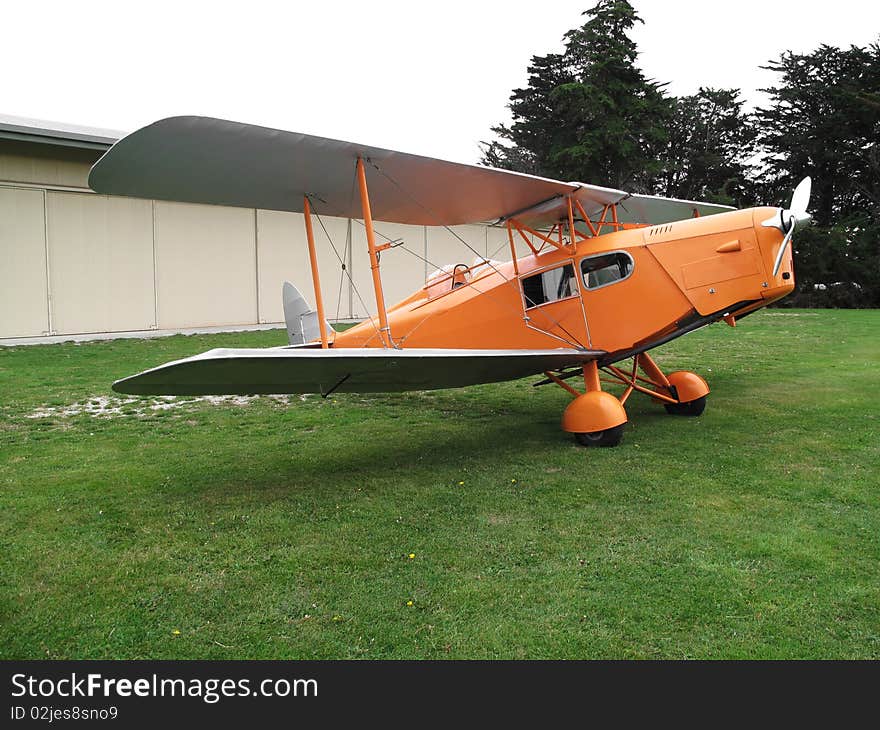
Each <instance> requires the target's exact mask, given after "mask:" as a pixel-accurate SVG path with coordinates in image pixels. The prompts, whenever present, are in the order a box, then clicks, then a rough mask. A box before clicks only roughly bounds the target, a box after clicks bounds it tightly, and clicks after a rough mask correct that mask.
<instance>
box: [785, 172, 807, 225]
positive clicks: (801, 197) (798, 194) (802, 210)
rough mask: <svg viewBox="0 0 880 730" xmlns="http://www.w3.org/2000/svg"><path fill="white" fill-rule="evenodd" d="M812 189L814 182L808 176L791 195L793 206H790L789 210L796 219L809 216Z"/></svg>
mask: <svg viewBox="0 0 880 730" xmlns="http://www.w3.org/2000/svg"><path fill="white" fill-rule="evenodd" d="M812 187H813V181H812V179H811V178H810V177H809V176H807V177H805V178H804V179H803V180H801V181H800V182H799V183H798V184H797V187H796V188H795V189H794V192H793V193H792V194H791V205H789V206H788V209H789V210H790V211H791V212H792V213H793V214H794V216H795V218H803V217H804V216H805V215H807V207H808V206H809V205H810V190H811V189H812Z"/></svg>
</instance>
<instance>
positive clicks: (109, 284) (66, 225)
mask: <svg viewBox="0 0 880 730" xmlns="http://www.w3.org/2000/svg"><path fill="white" fill-rule="evenodd" d="M47 210H48V232H49V272H50V276H51V291H52V325H53V327H52V328H53V329H54V330H55V331H56V332H57V333H58V334H74V333H81V332H121V331H125V330H145V329H150V328H153V327H155V326H156V318H155V290H154V286H153V284H154V277H153V215H152V203H151V202H150V201H149V200H139V199H137V198H111V197H108V196H106V195H89V194H87V193H61V192H52V191H50V192H48V193H47Z"/></svg>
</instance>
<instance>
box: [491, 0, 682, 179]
mask: <svg viewBox="0 0 880 730" xmlns="http://www.w3.org/2000/svg"><path fill="white" fill-rule="evenodd" d="M584 15H585V16H588V17H589V19H588V20H587V21H586V22H585V23H584V24H583V25H582V26H581V27H580V28H576V29H574V30H571V31H569V32H568V33H567V34H566V35H565V51H564V52H563V53H561V54H549V55H546V56H534V57H533V58H532V62H531V65H530V66H529V83H528V86H527V87H526V88H523V89H516V90H515V91H514V92H513V94H512V95H511V97H510V110H511V113H512V116H513V123H512V124H511V125H510V126H507V125H503V124H501V125H498V126H496V127H493V128H492V131H493V132H495V133H496V134H497V135H498V136H499V137H500V138H501V139H502V140H505V141H506V142H507V143H508V144H505V143H503V142H500V141H496V142H492V143H489V144H488V145H486V146H485V148H484V157H483V162H484V163H486V164H490V165H494V166H498V167H504V168H507V169H514V170H518V171H521V172H534V173H538V174H542V175H546V176H548V177H553V178H557V179H561V180H602V181H604V183H605V184H607V185H612V186H615V187H625V188H627V189H629V190H634V191H643V192H647V191H649V190H650V189H652V188H653V185H654V182H655V178H656V176H657V174H658V173H659V171H660V168H661V164H660V162H659V156H660V153H661V151H662V149H663V147H664V146H665V144H666V127H665V122H666V120H668V119H669V118H670V116H671V114H672V103H671V101H670V100H669V99H668V98H667V97H666V96H665V95H664V93H663V91H662V89H661V88H660V85H659V84H656V83H654V82H653V81H649V80H648V79H646V78H645V76H644V75H643V74H642V72H641V70H640V69H639V68H638V67H637V66H636V64H635V61H636V56H637V50H636V45H635V43H634V42H633V41H632V40H630V38H629V37H628V36H627V32H628V31H629V30H630V29H631V28H632V27H633V26H634V25H635V24H636V23H638V22H641V20H640V19H639V17H638V16H637V15H636V12H635V10H634V9H633V7H632V5H630V4H629V2H627V1H626V0H601V1H600V2H599V3H598V4H597V5H596V6H595V7H594V8H593V9H592V10H589V11H587V12H586V13H584Z"/></svg>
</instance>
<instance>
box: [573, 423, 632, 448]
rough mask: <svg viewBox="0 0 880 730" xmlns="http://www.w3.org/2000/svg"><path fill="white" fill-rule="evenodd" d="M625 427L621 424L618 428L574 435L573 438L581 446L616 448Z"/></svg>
mask: <svg viewBox="0 0 880 730" xmlns="http://www.w3.org/2000/svg"><path fill="white" fill-rule="evenodd" d="M625 425H626V424H624V423H621V424H620V425H619V426H615V427H614V428H606V429H605V430H604V431H592V432H589V433H576V434H575V435H574V438H575V440H576V441H577V442H578V443H579V444H580V445H581V446H617V445H618V444H619V443H620V440H621V439H622V438H623V427H624V426H625Z"/></svg>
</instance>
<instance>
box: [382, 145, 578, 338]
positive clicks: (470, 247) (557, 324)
mask: <svg viewBox="0 0 880 730" xmlns="http://www.w3.org/2000/svg"><path fill="white" fill-rule="evenodd" d="M367 162H369V163H370V165H371V166H372V167H373V168H374V169H375V170H376V172H378V173H379V174H380V175H381V176H382V177H384V178H385V179H386V180H388V182H390V183H391V184H392V185H393V186H394V187H395V188H397V189H398V190H399V191H400V192H401V193H402V194H403V195H405V196H406V197H407V198H409V199H410V200H411V201H412V202H413V203H415V204H416V205H417V206H419V207H420V208H421V209H422V210H423V211H425V212H426V213H427V214H428V215H429V216H431V217H432V218H433V219H434V220H439V217H438V216H437V215H436V214H435V213H434V212H433V211H432V210H430V209H429V208H428V207H427V206H425V205H424V204H422V203H421V202H420V201H418V200H417V199H416V198H415V197H413V195H412V194H411V193H410V192H409V191H407V190H405V189H404V188H403V187H402V186H401V185H400V184H399V183H398V182H397V181H396V180H395V179H394V178H393V177H391V176H390V175H388V174H387V173H386V172H385V171H384V170H382V168H380V167H379V166H378V165H377V164H376V163H375V162H373V161H372V160H369V159H368V160H367ZM440 225H441V226H442V227H443V228H444V229H446V231H447V232H449V233H451V234H452V235H453V236H454V237H455V238H457V239H458V240H459V241H460V242H461V243H463V244H464V245H465V246H466V247H467V248H468V249H469V250H470V251H472V252H473V253H474V254H476V255H477V257H478V258H480V259H481V260H483V261H485V262H486V264H487V265H488V266H489V267H490V268H491V269H492V270H493V271H495V273H497V274H498V275H499V276H500V277H501V278H502V279H504V281H505V282H507V283H508V284H509V283H512V282H511V280H510V279H509V278H507V276H505V275H504V272H502V271H500V270H499V269H498V267H497V266H495V264H493V263H492V261H491V260H489V258H488V257H486V256H483V254H481V253H480V252H479V251H477V250H476V249H475V248H474V247H473V246H471V245H470V244H469V243H468V242H467V241H466V240H465V239H464V238H462V237H461V236H460V235H458V233H456V232H455V231H454V230H453V229H452V228H451V227H450V226H448V225H445V224H442V223H441V224H440ZM374 230H375V229H374ZM377 233H378V231H377ZM380 235H381V234H380ZM383 238H386V239H387V238H388V237H387V236H383ZM388 240H389V241H390V240H391V239H388ZM407 250H408V249H407ZM499 250H500V249H499ZM410 253H412V252H411V251H410ZM416 255H417V254H416ZM420 258H421V257H420ZM425 260H426V259H425ZM427 263H428V264H429V265H431V266H435V265H434V264H431V262H430V261H428V262H427ZM436 268H439V267H436ZM475 288H476V287H475ZM477 291H480V290H479V289H477ZM480 293H484V292H480ZM517 314H519V311H517ZM544 314H545V316H547V317H548V318H549V319H550V320H551V321H552V322H553V323H554V324H555V325H556V326H557V327H559V329H560V330H562V331H563V332H565V334H567V335H568V336H569V337H570V338H571V339H572V340H574V342H575V343H577V344H576V345H574V346H575V347H581V348H584V345H583V343H582V342H581V341H580V340H579V339H578V338H577V337H575V336H574V335H573V334H572V333H571V332H569V331H568V330H567V329H566V328H565V327H564V326H563V325H562V323H561V322H559V320H557V319H556V318H555V317H553V316H551V315H549V314H548V313H546V312H545V313H544ZM539 331H541V330H539ZM546 334H548V335H551V336H553V335H552V333H550V332H547V333H546ZM557 339H563V338H558V337H557ZM563 341H565V340H564V339H563ZM568 344H572V343H571V342H570V341H569V342H568Z"/></svg>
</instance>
